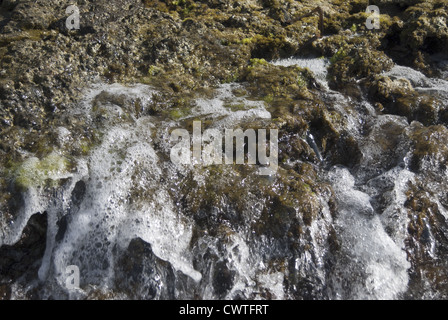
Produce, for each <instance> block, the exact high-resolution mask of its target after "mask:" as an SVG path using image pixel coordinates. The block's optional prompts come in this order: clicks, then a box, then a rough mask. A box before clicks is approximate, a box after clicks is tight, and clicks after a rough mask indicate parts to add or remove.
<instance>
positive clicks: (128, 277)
mask: <svg viewBox="0 0 448 320" xmlns="http://www.w3.org/2000/svg"><path fill="white" fill-rule="evenodd" d="M115 273H116V276H115V285H116V286H117V289H118V291H122V292H124V293H126V295H127V296H128V298H130V299H151V300H152V299H174V298H175V280H176V276H175V271H174V270H173V267H172V266H171V264H170V263H169V262H166V261H163V260H161V259H159V258H158V257H157V256H155V255H154V253H153V251H152V249H151V245H150V244H148V243H146V242H144V241H143V240H142V239H140V238H137V239H133V240H131V242H130V243H129V246H128V248H127V250H126V251H125V252H124V253H123V254H122V255H121V256H120V257H119V258H118V262H117V265H116V270H115Z"/></svg>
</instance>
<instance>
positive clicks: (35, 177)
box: [12, 152, 72, 190]
mask: <svg viewBox="0 0 448 320" xmlns="http://www.w3.org/2000/svg"><path fill="white" fill-rule="evenodd" d="M71 168H72V163H71V161H69V160H68V159H67V158H66V157H63V156H61V155H59V154H57V153H54V152H53V153H50V154H48V155H47V156H45V157H43V158H42V159H38V158H36V157H31V158H28V159H26V160H25V161H23V162H22V163H20V164H18V165H16V166H15V168H14V167H13V168H12V177H13V180H14V185H15V186H16V187H18V188H19V189H20V190H27V189H29V188H37V187H44V186H47V187H56V186H58V185H59V182H60V179H61V178H64V177H66V176H67V175H68V174H69V172H70V170H71Z"/></svg>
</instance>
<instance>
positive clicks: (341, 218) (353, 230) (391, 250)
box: [329, 168, 410, 299]
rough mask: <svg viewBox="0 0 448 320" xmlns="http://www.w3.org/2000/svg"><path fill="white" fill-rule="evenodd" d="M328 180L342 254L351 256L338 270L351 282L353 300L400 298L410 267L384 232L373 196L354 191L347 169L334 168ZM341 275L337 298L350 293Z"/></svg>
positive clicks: (403, 254) (337, 285)
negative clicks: (335, 205) (335, 207)
mask: <svg viewBox="0 0 448 320" xmlns="http://www.w3.org/2000/svg"><path fill="white" fill-rule="evenodd" d="M329 177H330V180H331V181H332V182H333V184H334V189H335V193H336V197H337V200H338V205H339V206H338V208H339V210H338V217H337V219H336V221H335V222H336V226H337V228H338V230H339V232H340V234H341V236H342V252H343V255H345V256H346V257H350V258H348V259H347V260H346V261H345V262H344V263H343V264H342V265H341V266H340V267H339V268H340V269H339V272H340V273H342V274H343V275H342V279H344V280H345V281H346V280H347V279H350V281H349V282H350V287H351V290H350V291H351V292H350V298H353V299H395V298H397V297H398V296H399V294H400V293H402V292H404V291H405V290H406V289H407V283H408V281H409V279H408V273H407V270H408V269H409V268H410V264H409V262H408V261H407V259H406V254H405V252H404V250H403V249H402V246H403V244H402V243H396V242H394V241H393V239H391V238H390V237H389V235H388V234H387V233H386V232H385V230H384V227H383V224H382V223H381V219H380V218H379V217H378V215H376V214H373V208H372V206H371V204H370V201H369V198H370V197H369V196H368V195H367V194H364V193H362V192H360V191H358V190H355V189H354V178H353V176H352V175H351V174H350V173H349V171H348V170H347V169H345V168H334V169H333V170H332V171H331V172H330V174H329ZM366 212H368V213H370V214H369V215H366V214H365V213H366ZM339 276H340V275H339ZM339 276H337V277H336V278H335V279H334V282H335V288H337V289H336V291H339V293H338V292H337V293H336V296H344V294H347V293H346V292H345V293H344V291H345V290H346V289H342V288H343V285H342V284H341V283H340V282H339V281H340V279H339ZM344 280H342V281H344ZM341 291H342V293H341Z"/></svg>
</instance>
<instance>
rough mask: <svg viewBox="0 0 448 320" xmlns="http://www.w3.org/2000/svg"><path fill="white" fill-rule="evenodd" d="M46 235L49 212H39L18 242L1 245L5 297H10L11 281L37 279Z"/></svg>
mask: <svg viewBox="0 0 448 320" xmlns="http://www.w3.org/2000/svg"><path fill="white" fill-rule="evenodd" d="M46 236H47V214H46V213H42V214H40V213H38V214H35V215H33V216H32V217H31V218H30V220H29V221H28V223H27V225H26V227H25V229H24V230H23V233H22V235H21V238H20V240H19V241H18V242H17V243H16V244H14V245H3V246H2V247H0V257H1V259H0V284H1V286H0V288H2V290H0V292H3V298H8V297H10V293H11V289H10V287H9V285H10V284H11V283H14V282H15V281H17V280H18V281H19V282H24V283H27V282H29V281H33V280H36V279H37V271H38V269H39V267H40V262H41V259H42V257H43V254H44V251H45V246H46ZM8 292H9V293H8Z"/></svg>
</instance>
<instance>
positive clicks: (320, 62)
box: [271, 58, 330, 90]
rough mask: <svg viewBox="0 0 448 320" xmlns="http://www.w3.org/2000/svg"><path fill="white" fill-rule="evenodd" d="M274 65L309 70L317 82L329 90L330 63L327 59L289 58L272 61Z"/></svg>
mask: <svg viewBox="0 0 448 320" xmlns="http://www.w3.org/2000/svg"><path fill="white" fill-rule="evenodd" d="M271 63H272V64H274V65H276V66H283V67H289V66H299V67H300V68H308V69H309V70H310V71H312V72H313V74H314V76H315V78H316V80H317V81H318V82H319V84H320V85H322V86H323V87H324V88H326V89H327V90H328V89H329V87H328V81H327V75H328V70H327V68H328V66H329V65H330V61H329V60H328V59H325V58H287V59H280V60H276V61H272V62H271Z"/></svg>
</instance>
